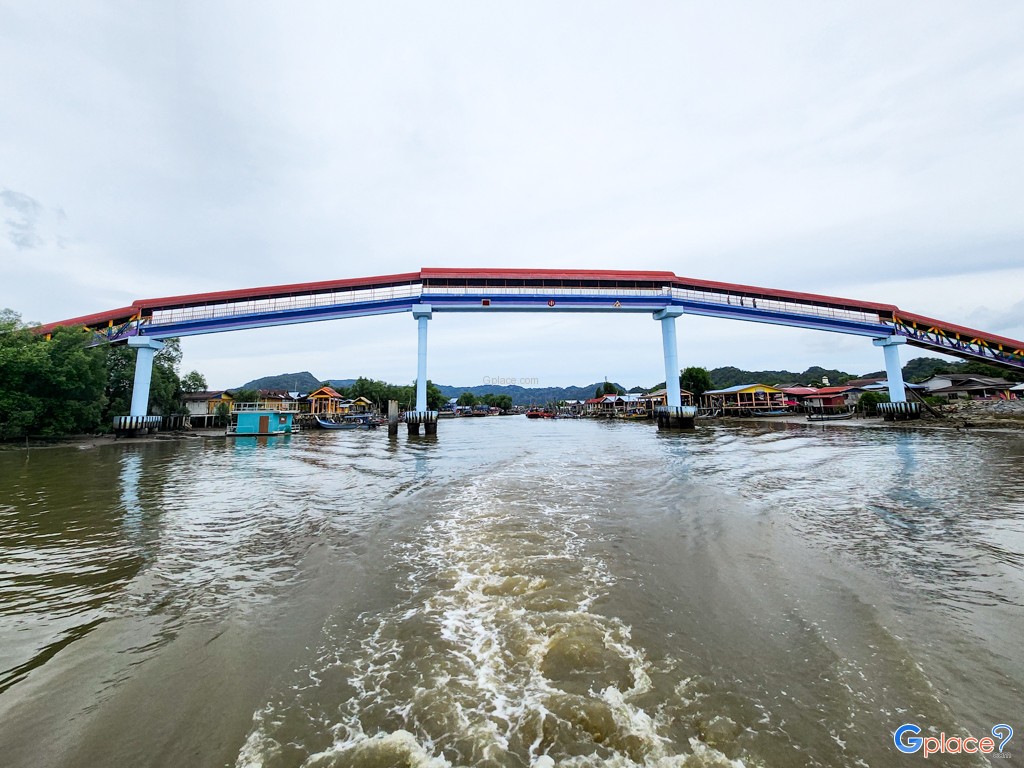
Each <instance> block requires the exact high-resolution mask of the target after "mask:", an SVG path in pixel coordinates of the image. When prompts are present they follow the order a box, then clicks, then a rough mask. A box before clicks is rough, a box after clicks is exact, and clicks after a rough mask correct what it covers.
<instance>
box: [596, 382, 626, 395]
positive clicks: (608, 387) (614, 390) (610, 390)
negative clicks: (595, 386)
mask: <svg viewBox="0 0 1024 768" xmlns="http://www.w3.org/2000/svg"><path fill="white" fill-rule="evenodd" d="M599 391H600V393H601V394H600V395H597V397H601V395H623V394H625V392H623V391H622V390H621V389H619V388H618V387H616V386H615V385H614V384H612V383H611V382H610V381H606V382H605V383H604V384H603V385H601V389H600V390H599Z"/></svg>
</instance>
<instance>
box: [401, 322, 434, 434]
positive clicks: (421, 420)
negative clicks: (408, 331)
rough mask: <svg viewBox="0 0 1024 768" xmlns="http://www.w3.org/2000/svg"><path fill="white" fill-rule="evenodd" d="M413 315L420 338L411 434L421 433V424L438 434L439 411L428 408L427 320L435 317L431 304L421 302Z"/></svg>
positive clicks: (409, 422)
mask: <svg viewBox="0 0 1024 768" xmlns="http://www.w3.org/2000/svg"><path fill="white" fill-rule="evenodd" d="M412 316H413V317H415V318H416V322H417V323H418V325H419V328H418V331H419V338H418V345H417V358H416V411H415V413H410V414H406V423H407V424H408V425H409V434H410V435H413V434H417V435H418V434H419V431H420V424H422V425H423V431H424V433H425V434H428V435H436V434H437V411H428V410H427V321H428V320H430V319H431V317H433V311H432V310H431V307H430V305H429V304H419V305H417V306H415V307H413V308H412Z"/></svg>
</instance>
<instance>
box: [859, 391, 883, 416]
mask: <svg viewBox="0 0 1024 768" xmlns="http://www.w3.org/2000/svg"><path fill="white" fill-rule="evenodd" d="M888 402H889V393H888V392H865V393H864V394H863V395H861V396H860V399H859V400H858V401H857V410H858V411H861V412H863V413H865V414H867V415H868V416H874V415H875V413H876V411H877V408H878V404H879V403H888Z"/></svg>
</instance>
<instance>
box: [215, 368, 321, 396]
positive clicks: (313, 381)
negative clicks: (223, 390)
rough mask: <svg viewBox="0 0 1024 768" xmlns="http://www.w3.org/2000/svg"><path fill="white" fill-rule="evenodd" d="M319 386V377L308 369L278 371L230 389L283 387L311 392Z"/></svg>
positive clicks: (286, 389)
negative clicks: (276, 373) (295, 371)
mask: <svg viewBox="0 0 1024 768" xmlns="http://www.w3.org/2000/svg"><path fill="white" fill-rule="evenodd" d="M319 388H320V379H318V378H317V377H316V376H314V375H313V374H312V373H310V372H309V371H302V372H301V373H280V374H278V375H277V376H264V377H262V378H259V379H253V380H252V381H249V382H246V383H245V384H243V385H242V386H240V387H232V389H283V390H284V391H286V392H313V391H314V390H316V389H319Z"/></svg>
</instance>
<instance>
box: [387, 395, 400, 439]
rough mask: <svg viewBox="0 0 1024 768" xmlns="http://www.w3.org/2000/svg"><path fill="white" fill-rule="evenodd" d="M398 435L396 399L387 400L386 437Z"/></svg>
mask: <svg viewBox="0 0 1024 768" xmlns="http://www.w3.org/2000/svg"><path fill="white" fill-rule="evenodd" d="M397 436H398V401H397V400H388V437H397Z"/></svg>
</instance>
